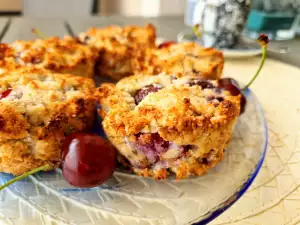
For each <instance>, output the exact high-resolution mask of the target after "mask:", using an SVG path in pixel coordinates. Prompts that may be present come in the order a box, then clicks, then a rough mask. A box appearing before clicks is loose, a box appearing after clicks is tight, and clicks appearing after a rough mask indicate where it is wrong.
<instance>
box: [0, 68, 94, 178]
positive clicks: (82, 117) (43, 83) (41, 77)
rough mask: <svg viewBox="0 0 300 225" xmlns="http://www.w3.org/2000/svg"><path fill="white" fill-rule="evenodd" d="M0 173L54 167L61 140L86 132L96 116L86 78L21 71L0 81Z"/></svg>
mask: <svg viewBox="0 0 300 225" xmlns="http://www.w3.org/2000/svg"><path fill="white" fill-rule="evenodd" d="M8 89H11V91H10V93H9V94H8V95H7V96H6V97H4V98H2V99H1V100H0V172H7V173H11V174H14V175H19V174H22V173H25V172H27V171H29V170H31V169H33V168H36V167H38V166H41V165H44V164H46V163H49V164H52V165H54V166H55V165H58V162H59V161H60V157H61V147H62V143H63V141H64V139H65V135H66V134H68V133H70V132H75V131H85V130H88V129H89V128H90V127H91V125H92V123H93V117H94V110H95V102H96V100H95V97H94V96H93V93H94V91H95V86H94V82H93V80H91V79H89V78H84V77H79V76H73V75H67V74H64V75H61V74H55V73H52V72H50V71H47V70H44V69H36V68H24V69H20V70H16V71H11V72H6V73H4V74H3V76H1V77H0V93H3V92H4V91H6V90H8Z"/></svg>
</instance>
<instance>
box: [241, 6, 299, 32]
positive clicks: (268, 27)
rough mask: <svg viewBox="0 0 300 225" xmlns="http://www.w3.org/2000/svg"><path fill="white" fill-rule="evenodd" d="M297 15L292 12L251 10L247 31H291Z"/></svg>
mask: <svg viewBox="0 0 300 225" xmlns="http://www.w3.org/2000/svg"><path fill="white" fill-rule="evenodd" d="M295 17H296V15H295V14H294V13H292V12H263V11H258V10H251V12H250V14H249V17H248V23H247V29H248V30H249V31H277V30H289V29H291V27H292V25H293V22H294V20H295Z"/></svg>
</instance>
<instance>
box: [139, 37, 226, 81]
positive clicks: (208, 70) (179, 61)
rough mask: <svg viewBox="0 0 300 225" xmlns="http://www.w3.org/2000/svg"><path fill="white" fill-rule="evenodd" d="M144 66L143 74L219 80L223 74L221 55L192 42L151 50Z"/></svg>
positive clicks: (212, 49) (216, 51) (214, 50)
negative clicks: (183, 75) (177, 75)
mask: <svg viewBox="0 0 300 225" xmlns="http://www.w3.org/2000/svg"><path fill="white" fill-rule="evenodd" d="M150 54H151V55H150V56H149V59H148V60H146V63H147V62H149V63H148V64H147V65H144V66H143V68H144V71H142V73H144V74H159V73H162V72H165V73H167V74H179V73H182V74H187V75H197V76H200V77H202V78H204V79H212V80H216V79H219V78H220V77H221V75H222V72H223V67H224V56H223V53H222V52H220V51H218V50H216V49H214V48H204V47H202V46H200V45H199V44H197V43H194V42H185V43H174V44H170V45H168V44H167V45H166V46H164V44H162V47H161V48H157V49H153V50H152V51H151V53H150Z"/></svg>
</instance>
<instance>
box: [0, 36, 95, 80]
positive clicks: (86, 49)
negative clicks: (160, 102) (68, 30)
mask: <svg viewBox="0 0 300 225" xmlns="http://www.w3.org/2000/svg"><path fill="white" fill-rule="evenodd" d="M97 58H98V51H96V49H94V47H92V46H87V45H84V44H82V43H81V42H79V40H78V39H75V38H71V37H64V38H63V39H60V38H58V37H51V38H48V39H36V40H33V41H20V40H19V41H16V42H14V43H12V44H3V43H2V44H0V68H1V71H2V73H3V72H4V71H9V70H13V69H17V68H22V67H35V68H44V69H48V70H51V71H53V72H58V73H66V74H68V73H71V74H74V75H78V76H83V77H93V75H94V66H95V62H96V59H97Z"/></svg>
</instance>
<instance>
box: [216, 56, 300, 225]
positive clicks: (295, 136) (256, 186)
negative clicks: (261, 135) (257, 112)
mask: <svg viewBox="0 0 300 225" xmlns="http://www.w3.org/2000/svg"><path fill="white" fill-rule="evenodd" d="M258 65H259V58H251V59H243V60H227V61H226V63H225V72H224V76H230V77H234V78H236V79H237V80H238V81H240V82H243V83H247V81H248V80H249V79H250V78H251V76H253V74H254V72H255V71H256V69H257V67H258ZM251 89H252V90H253V91H254V93H255V94H256V95H257V97H258V99H259V101H260V103H261V105H262V106H263V109H264V111H265V115H266V118H267V123H268V130H269V143H268V150H267V156H266V159H265V162H264V164H263V167H262V169H261V171H260V172H259V174H258V176H257V178H256V179H255V181H254V183H253V184H252V185H251V187H250V188H249V189H248V191H247V192H246V193H245V194H244V196H242V198H241V199H240V200H238V201H237V202H236V203H235V204H234V205H233V206H232V207H231V208H230V209H228V210H227V211H226V212H224V213H223V214H222V215H221V216H219V217H218V218H217V219H215V220H214V221H213V222H211V223H210V225H217V224H230V225H252V224H253V225H254V224H255V225H265V224H266V225H283V224H289V225H290V224H298V223H299V224H300V69H299V68H296V67H293V66H290V65H287V64H284V63H282V62H279V61H275V60H272V59H268V60H267V62H266V64H265V66H264V68H263V71H262V73H261V75H260V76H259V77H258V78H257V80H256V81H255V83H254V84H253V86H251Z"/></svg>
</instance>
